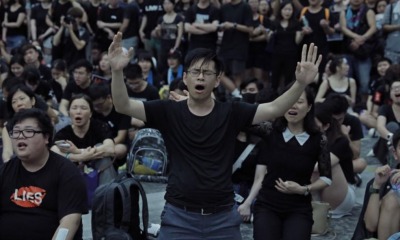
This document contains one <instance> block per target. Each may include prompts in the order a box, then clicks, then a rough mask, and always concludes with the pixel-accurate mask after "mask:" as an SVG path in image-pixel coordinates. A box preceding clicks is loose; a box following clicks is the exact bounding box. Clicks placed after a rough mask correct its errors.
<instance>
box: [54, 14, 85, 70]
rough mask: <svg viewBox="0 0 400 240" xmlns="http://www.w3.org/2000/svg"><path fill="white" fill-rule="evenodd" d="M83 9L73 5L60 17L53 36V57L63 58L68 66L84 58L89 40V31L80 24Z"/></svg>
mask: <svg viewBox="0 0 400 240" xmlns="http://www.w3.org/2000/svg"><path fill="white" fill-rule="evenodd" d="M82 17H83V10H82V8H78V7H73V8H71V9H69V10H68V13H67V16H66V17H64V18H62V19H61V27H60V28H59V29H58V31H57V33H56V34H55V35H54V38H53V58H54V59H58V58H63V59H65V61H66V62H67V64H68V66H72V65H73V64H74V63H76V61H78V60H80V59H86V50H85V48H86V45H87V44H88V42H89V41H90V35H89V32H88V31H87V30H86V28H84V27H83V26H82Z"/></svg>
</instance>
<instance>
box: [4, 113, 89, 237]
mask: <svg viewBox="0 0 400 240" xmlns="http://www.w3.org/2000/svg"><path fill="white" fill-rule="evenodd" d="M8 127H9V130H10V131H9V135H10V138H11V141H12V145H13V148H14V152H15V154H16V157H13V158H12V159H11V160H10V161H8V162H7V163H5V164H4V165H2V166H1V167H0V239H33V240H40V239H65V240H71V239H82V224H81V216H82V214H86V213H87V211H88V209H87V199H86V198H87V197H86V186H85V182H84V180H83V177H82V176H81V174H80V172H79V170H78V169H77V168H76V166H75V165H74V164H73V163H71V161H69V160H67V159H65V158H64V157H62V156H60V155H58V154H55V153H53V152H51V151H49V146H50V145H51V144H52V137H53V132H54V130H53V126H52V124H51V120H50V118H49V117H48V116H47V115H46V113H45V112H43V111H42V110H40V109H36V108H32V109H26V110H22V111H19V112H17V113H16V114H15V115H14V117H13V118H12V119H11V120H10V121H9V123H8ZM74 237H75V238H74Z"/></svg>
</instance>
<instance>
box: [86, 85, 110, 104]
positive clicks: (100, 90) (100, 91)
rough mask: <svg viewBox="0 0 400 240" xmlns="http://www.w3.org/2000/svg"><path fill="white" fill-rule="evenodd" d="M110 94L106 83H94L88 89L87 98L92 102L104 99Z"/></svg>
mask: <svg viewBox="0 0 400 240" xmlns="http://www.w3.org/2000/svg"><path fill="white" fill-rule="evenodd" d="M110 94H111V89H110V85H109V84H108V83H94V84H92V85H90V87H89V97H90V99H91V100H92V101H95V100H97V99H100V98H106V97H107V96H108V95H110Z"/></svg>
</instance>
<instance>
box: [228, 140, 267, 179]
mask: <svg viewBox="0 0 400 240" xmlns="http://www.w3.org/2000/svg"><path fill="white" fill-rule="evenodd" d="M248 145H249V143H247V142H241V141H238V140H236V143H235V147H234V149H235V155H234V158H233V159H234V162H236V161H237V160H238V158H239V157H240V155H241V154H242V153H243V151H244V150H245V149H246V148H247V146H248ZM264 146H265V143H264V142H263V141H260V142H259V143H257V145H256V146H255V147H254V148H253V150H252V151H251V152H250V153H249V155H247V157H246V158H245V160H244V161H243V163H242V166H241V168H239V169H237V170H236V171H235V172H234V173H233V174H232V182H233V183H234V184H237V183H242V182H245V183H247V184H248V185H250V186H251V185H252V184H253V181H254V175H255V173H256V166H257V155H258V153H259V149H260V148H262V147H264Z"/></svg>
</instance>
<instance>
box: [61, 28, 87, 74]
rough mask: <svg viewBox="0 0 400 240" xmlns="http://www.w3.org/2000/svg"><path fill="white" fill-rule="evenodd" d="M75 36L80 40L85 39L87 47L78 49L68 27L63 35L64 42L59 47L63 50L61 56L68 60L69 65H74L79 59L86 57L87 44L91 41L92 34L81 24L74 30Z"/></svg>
mask: <svg viewBox="0 0 400 240" xmlns="http://www.w3.org/2000/svg"><path fill="white" fill-rule="evenodd" d="M74 33H75V36H76V37H77V38H78V39H79V40H83V41H85V47H83V48H82V49H80V50H78V49H77V48H76V46H75V44H74V43H73V42H72V39H71V36H70V33H69V31H68V29H65V30H64V32H63V36H62V42H61V44H60V45H59V46H57V49H58V50H59V51H60V52H61V54H62V55H61V57H62V58H63V59H64V60H65V61H66V62H67V65H68V66H69V67H71V66H73V65H74V64H75V63H76V62H77V61H78V60H81V59H86V45H87V44H88V43H89V41H90V34H89V32H88V30H87V29H86V28H84V27H81V26H79V27H78V29H76V30H74Z"/></svg>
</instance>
